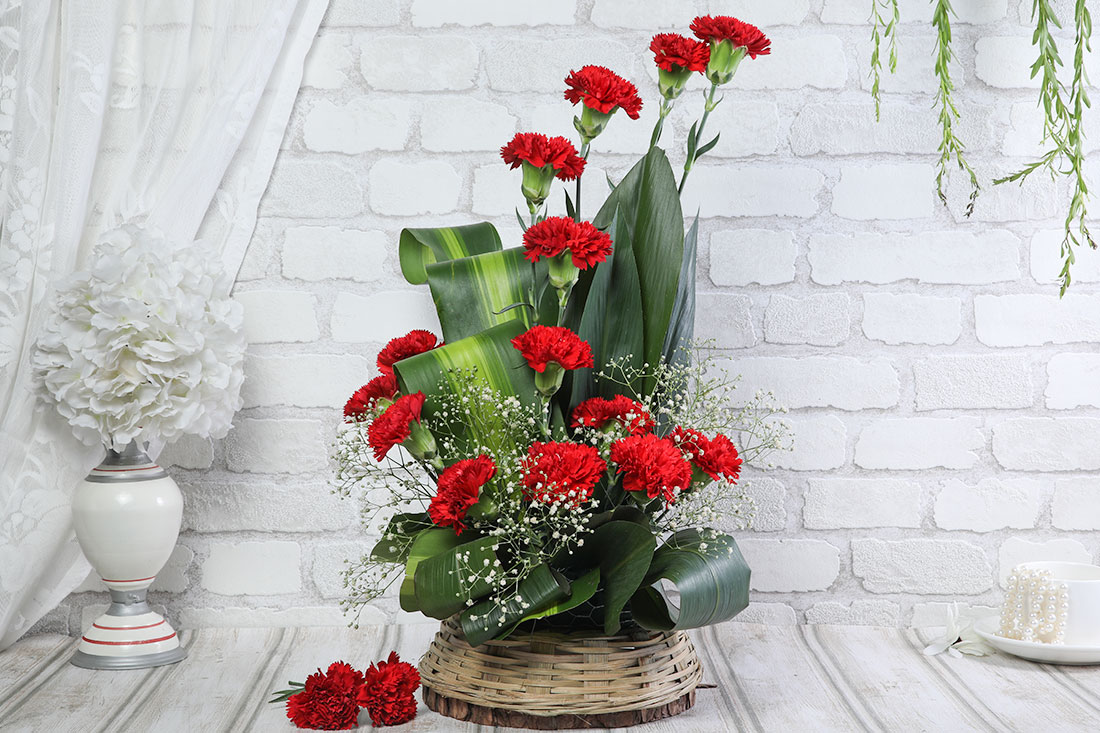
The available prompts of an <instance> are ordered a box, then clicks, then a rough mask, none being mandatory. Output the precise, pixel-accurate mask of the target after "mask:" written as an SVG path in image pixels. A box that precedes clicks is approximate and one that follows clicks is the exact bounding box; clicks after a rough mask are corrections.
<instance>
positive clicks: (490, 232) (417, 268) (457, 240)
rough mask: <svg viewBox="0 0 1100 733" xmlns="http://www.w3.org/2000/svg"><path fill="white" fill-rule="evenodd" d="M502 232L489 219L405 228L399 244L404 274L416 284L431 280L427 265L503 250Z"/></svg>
mask: <svg viewBox="0 0 1100 733" xmlns="http://www.w3.org/2000/svg"><path fill="white" fill-rule="evenodd" d="M500 248H501V244H500V235H499V234H497V230H496V227H494V226H493V225H492V224H490V223H489V222H487V221H483V222H480V223H478V224H467V225H465V226H460V227H434V228H430V229H402V230H401V239H400V240H399V242H398V246H397V256H398V259H399V260H400V261H401V274H403V275H404V276H405V279H406V280H408V281H409V282H410V283H412V284H413V285H421V284H423V283H425V282H427V281H428V274H427V270H426V268H427V266H428V265H429V264H431V263H432V262H444V261H446V260H453V259H457V258H459V257H469V256H470V255H477V254H483V253H485V252H496V251H498V250H500Z"/></svg>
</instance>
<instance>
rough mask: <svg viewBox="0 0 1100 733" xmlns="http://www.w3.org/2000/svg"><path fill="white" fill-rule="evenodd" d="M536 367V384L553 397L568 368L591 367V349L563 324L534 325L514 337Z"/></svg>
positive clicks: (544, 392) (523, 352) (532, 366)
mask: <svg viewBox="0 0 1100 733" xmlns="http://www.w3.org/2000/svg"><path fill="white" fill-rule="evenodd" d="M512 346H514V347H516V349H518V350H519V352H520V353H521V354H523V358H524V359H526V360H527V364H528V365H529V366H530V367H531V368H532V369H534V370H535V387H536V388H538V390H539V392H541V393H542V394H544V395H547V396H550V395H552V394H554V393H555V392H557V391H558V388H559V387H561V383H562V379H563V377H564V376H565V370H566V369H584V368H588V367H591V366H592V365H593V362H592V348H591V347H590V346H589V345H588V342H586V341H582V340H581V338H580V337H579V336H577V334H575V333H573V332H572V331H570V330H569V329H568V328H565V327H564V326H532V327H531V328H530V329H528V330H527V331H525V332H524V333H521V334H520V335H519V336H516V337H515V338H514V339H512Z"/></svg>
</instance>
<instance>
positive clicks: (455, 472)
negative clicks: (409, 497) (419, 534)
mask: <svg viewBox="0 0 1100 733" xmlns="http://www.w3.org/2000/svg"><path fill="white" fill-rule="evenodd" d="M496 473H497V467H496V464H495V463H493V459H492V458H490V457H489V456H486V455H480V456H478V457H477V458H468V459H466V460H463V461H458V462H457V463H454V464H452V465H450V466H448V467H447V468H445V469H443V472H442V473H440V474H439V479H438V480H437V481H436V493H435V496H434V497H432V501H431V504H430V505H429V506H428V515H429V516H430V517H431V518H432V521H433V522H435V523H436V524H437V525H439V526H440V527H454V528H455V534H462V530H464V529H466V524H465V521H466V512H468V511H469V510H470V507H472V506H473V505H474V504H477V501H478V493H479V492H480V491H481V487H482V486H484V485H485V484H487V483H489V481H491V480H492V479H493V476H495V475H496Z"/></svg>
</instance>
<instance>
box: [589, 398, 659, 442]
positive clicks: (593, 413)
mask: <svg viewBox="0 0 1100 733" xmlns="http://www.w3.org/2000/svg"><path fill="white" fill-rule="evenodd" d="M610 422H617V423H618V424H619V425H622V426H623V427H624V428H626V430H627V432H629V433H630V434H631V435H640V434H641V433H648V432H649V431H650V430H652V429H653V426H654V424H655V423H654V422H653V416H652V415H650V414H649V411H647V410H646V409H645V407H644V406H643V405H642V404H641V403H640V402H635V401H634V400H632V399H630V398H629V397H626V396H625V395H616V396H615V397H614V398H613V399H610V400H605V399H604V398H602V397H592V398H591V399H587V400H585V401H584V402H582V403H580V404H579V405H577V406H576V408H574V410H573V427H575V428H577V427H586V428H595V429H596V430H600V429H601V428H603V427H604V426H605V425H607V424H608V423H610Z"/></svg>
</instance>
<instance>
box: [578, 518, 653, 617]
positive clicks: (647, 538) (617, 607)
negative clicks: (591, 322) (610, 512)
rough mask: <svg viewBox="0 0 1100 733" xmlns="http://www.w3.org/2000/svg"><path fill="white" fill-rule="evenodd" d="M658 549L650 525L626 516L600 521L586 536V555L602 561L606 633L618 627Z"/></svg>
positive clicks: (596, 560) (601, 573)
mask: <svg viewBox="0 0 1100 733" xmlns="http://www.w3.org/2000/svg"><path fill="white" fill-rule="evenodd" d="M647 524H648V522H647ZM656 549H657V540H656V539H655V538H654V537H653V531H652V530H651V529H650V528H649V527H648V526H644V525H642V524H637V523H635V522H630V521H623V520H612V521H610V522H608V523H606V524H603V525H601V526H600V527H598V528H597V529H596V531H595V532H593V533H592V537H590V538H588V539H587V540H585V543H584V553H583V557H584V558H585V559H587V560H588V561H589V562H595V563H597V564H598V565H599V568H600V577H601V578H602V579H603V598H604V608H605V615H604V622H603V623H604V633H605V634H614V633H617V632H618V631H619V616H621V615H622V611H623V606H625V605H626V603H627V601H629V600H630V598H631V596H633V595H634V592H635V591H637V590H638V587H639V586H640V585H641V584H642V581H643V580H645V577H646V573H647V572H649V565H650V561H652V559H653V551H654V550H656Z"/></svg>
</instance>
